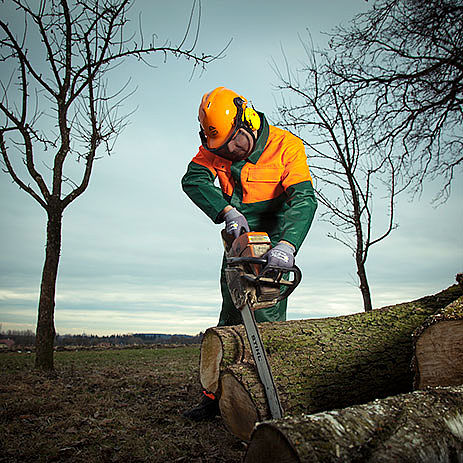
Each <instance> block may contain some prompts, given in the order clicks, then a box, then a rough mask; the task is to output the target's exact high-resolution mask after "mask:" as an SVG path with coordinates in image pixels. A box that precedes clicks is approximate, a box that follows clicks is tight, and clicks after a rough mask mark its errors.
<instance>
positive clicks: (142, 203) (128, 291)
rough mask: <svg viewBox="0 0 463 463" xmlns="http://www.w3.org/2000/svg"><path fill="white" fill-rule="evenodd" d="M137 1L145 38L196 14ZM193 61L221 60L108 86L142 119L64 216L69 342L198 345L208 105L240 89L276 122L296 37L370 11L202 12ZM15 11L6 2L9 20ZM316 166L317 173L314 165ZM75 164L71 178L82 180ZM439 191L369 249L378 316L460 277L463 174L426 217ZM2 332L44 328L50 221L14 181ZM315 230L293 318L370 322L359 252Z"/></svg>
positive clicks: (7, 198) (212, 245)
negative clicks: (281, 69)
mask: <svg viewBox="0 0 463 463" xmlns="http://www.w3.org/2000/svg"><path fill="white" fill-rule="evenodd" d="M156 3H158V4H159V5H160V6H159V7H153V2H150V1H148V0H144V1H140V0H138V1H136V2H135V5H134V7H133V10H132V14H133V15H134V16H135V17H136V14H135V13H136V12H137V11H141V12H142V15H141V18H142V23H143V29H144V30H145V31H146V32H147V33H150V32H155V33H156V34H157V35H158V37H159V40H160V41H161V42H162V41H163V40H164V39H169V40H171V41H172V42H173V43H178V42H179V41H180V40H181V38H182V36H183V33H184V31H185V28H186V25H187V22H188V17H189V13H190V9H191V5H192V2H191V1H190V0H178V1H172V2H156ZM201 4H202V16H201V31H200V39H199V42H198V46H197V50H198V51H205V52H207V53H217V52H219V51H220V50H221V49H222V48H223V47H224V46H225V45H226V43H228V41H229V39H231V38H232V39H233V41H232V43H231V45H230V47H229V48H228V50H227V51H226V55H225V57H223V58H222V59H220V60H218V61H215V62H213V63H211V64H210V65H209V66H208V67H207V69H206V71H204V72H202V73H200V72H195V73H194V75H193V77H192V78H190V76H191V71H192V65H191V62H186V61H184V60H175V59H174V58H173V57H168V59H167V63H166V64H164V63H163V59H162V57H159V58H157V59H155V60H154V64H156V65H157V67H156V68H149V67H146V66H143V65H142V64H141V63H137V62H135V61H127V62H126V63H125V64H124V65H123V66H121V67H120V68H118V69H116V70H115V71H114V72H113V74H112V75H111V83H112V84H114V86H117V85H118V84H119V83H121V84H123V83H124V82H125V80H126V78H127V76H130V77H131V81H132V83H133V85H134V86H136V87H137V91H136V93H135V94H134V95H133V96H132V97H131V98H130V100H129V101H127V102H126V105H127V109H128V110H130V109H131V108H137V111H136V112H135V113H134V115H133V116H131V120H130V125H129V126H128V127H127V128H126V129H125V131H124V132H123V133H122V135H121V136H120V137H119V139H118V141H117V144H116V146H115V148H114V152H113V154H112V156H111V157H110V158H108V157H103V158H102V159H100V160H98V162H97V163H96V165H95V168H94V172H93V177H92V180H91V184H90V186H89V189H88V190H87V192H86V193H85V194H84V195H83V196H82V197H81V198H79V199H78V200H77V201H76V202H75V203H73V204H72V205H71V206H70V207H69V208H68V209H67V210H66V211H65V214H64V226H63V245H62V252H61V263H60V269H59V278H58V287H57V299H56V313H55V321H56V328H57V331H58V332H59V333H61V334H64V333H83V332H85V333H92V334H111V333H130V332H132V333H133V332H157V333H159V332H163V333H186V334H196V333H198V332H200V331H204V330H205V329H207V328H208V327H210V326H214V325H215V324H216V323H217V320H218V313H219V308H220V293H219V285H218V275H219V270H220V263H221V253H222V244H221V239H220V229H221V227H220V226H218V225H215V224H213V223H212V222H211V221H210V220H209V219H208V218H207V217H206V216H205V215H204V214H203V213H202V212H201V211H200V210H199V209H197V208H196V207H195V206H194V205H193V203H191V202H190V200H189V199H188V198H187V197H186V196H185V195H184V193H183V192H182V190H181V187H180V179H181V177H182V175H183V174H184V172H185V170H186V166H187V164H188V162H189V161H190V159H191V158H192V157H193V155H194V154H195V153H196V151H197V148H198V146H199V138H198V123H197V109H198V105H199V101H200V99H201V96H202V94H203V93H205V92H206V91H209V90H211V89H213V88H215V87H217V86H219V85H225V86H227V87H229V88H232V89H234V90H236V91H237V92H238V93H241V94H242V95H244V96H245V97H247V98H248V99H250V100H252V102H253V104H254V106H255V107H256V108H257V109H258V110H261V111H263V112H265V113H266V114H267V116H269V117H270V119H272V118H274V117H275V115H276V102H277V101H278V99H279V94H278V92H277V91H276V88H275V87H276V85H277V83H278V80H277V77H276V75H275V73H274V71H273V69H272V62H274V61H276V62H277V63H279V64H282V63H283V58H282V52H281V50H282V49H284V50H285V54H286V55H287V58H288V60H289V62H290V64H291V65H292V66H297V65H298V64H299V63H300V62H301V60H302V59H303V56H304V55H303V48H302V46H301V43H300V38H299V37H300V36H306V35H307V30H308V31H310V34H311V35H312V37H313V40H314V42H315V43H317V44H323V43H324V41H325V40H326V38H325V36H324V35H323V34H322V31H329V30H330V29H331V28H332V27H333V26H335V25H338V24H340V23H341V22H348V21H349V19H350V18H351V17H352V16H353V15H354V14H356V13H358V12H360V11H364V10H365V9H366V8H368V7H369V3H366V2H365V1H364V0H331V1H328V2H319V1H315V0H288V1H286V2H285V3H284V6H282V4H281V3H280V2H273V1H270V2H269V1H265V0H255V1H252V0H251V1H247V2H244V1H241V0H237V1H235V2H226V1H222V0H203V1H202V3H201ZM4 8H7V7H5V6H4V4H2V5H1V6H0V11H1V10H2V9H4ZM308 154H309V165H310V153H308ZM78 168H79V166H75V165H74V166H72V167H71V169H72V171H73V172H77V170H78ZM436 188H437V185H428V186H427V188H426V189H425V191H424V193H423V195H422V196H421V197H420V198H415V200H414V201H413V202H411V201H410V199H409V198H407V197H405V196H404V197H402V198H401V199H400V202H399V204H398V211H397V216H396V219H397V222H398V224H399V228H398V229H397V230H396V231H394V232H393V234H392V235H391V237H389V238H388V239H387V240H386V241H384V242H383V243H381V244H379V245H377V246H375V247H373V248H372V250H371V254H370V256H369V259H368V262H367V271H368V276H369V280H370V285H371V290H372V294H373V305H374V307H381V306H384V305H389V304H394V303H397V302H402V301H406V300H411V299H414V298H417V297H421V296H424V295H427V294H432V293H434V292H437V291H439V290H441V289H443V288H445V287H447V286H449V285H450V284H452V283H453V282H454V276H455V274H456V273H457V272H458V271H462V270H463V239H462V236H463V234H462V228H463V227H462V226H463V208H462V206H461V197H462V193H463V181H462V175H461V171H460V172H459V173H458V176H457V178H456V180H455V182H454V187H453V193H452V196H451V198H450V199H449V201H448V202H447V203H445V204H444V205H442V206H441V207H439V208H434V207H433V206H432V205H431V199H432V197H433V195H434V193H435V190H436ZM0 214H1V217H2V227H1V228H2V240H0V256H1V258H0V324H1V328H2V330H8V329H33V330H34V329H35V323H36V312H37V301H38V291H39V285H40V277H41V269H42V265H43V259H44V243H45V214H44V211H43V210H42V209H41V208H40V206H39V205H38V204H37V203H35V202H34V201H33V200H32V199H31V198H30V197H29V196H28V195H26V194H24V193H23V192H21V191H19V189H18V188H17V187H16V186H15V185H14V184H12V182H11V180H10V178H9V177H8V176H7V175H6V174H2V175H1V176H0ZM328 231H329V228H328V226H327V224H325V223H323V222H320V221H319V220H318V219H316V220H315V221H314V223H313V225H312V229H311V231H310V232H309V235H308V238H307V239H306V241H305V243H304V245H303V247H302V249H301V251H300V253H299V254H298V256H297V264H298V265H299V267H301V269H302V271H303V281H302V283H301V285H300V287H299V288H298V289H297V290H296V291H295V293H294V294H293V295H292V296H291V298H290V301H289V309H288V318H289V319H294V318H310V317H325V316H336V315H341V314H347V313H354V312H360V311H361V310H362V300H361V295H360V292H359V290H358V288H357V287H356V278H355V275H356V273H355V267H354V260H353V258H352V256H351V253H350V250H349V249H347V248H346V247H344V246H342V245H341V244H339V243H338V242H335V241H333V240H331V239H329V238H328V237H327V233H328Z"/></svg>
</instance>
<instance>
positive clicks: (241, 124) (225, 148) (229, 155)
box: [199, 97, 256, 161]
mask: <svg viewBox="0 0 463 463" xmlns="http://www.w3.org/2000/svg"><path fill="white" fill-rule="evenodd" d="M233 103H234V104H235V106H236V108H237V112H236V117H235V121H234V125H233V129H232V131H231V132H230V135H229V136H228V137H227V139H226V140H225V141H224V142H223V143H222V144H221V145H220V146H218V147H217V148H209V146H208V145H207V136H206V134H205V133H204V129H203V128H202V127H201V130H200V132H199V136H200V138H201V143H202V145H203V147H204V148H205V149H207V150H208V151H210V152H211V153H214V154H216V155H218V156H221V157H223V158H225V159H229V160H231V161H237V160H241V159H246V158H247V157H248V156H249V154H250V153H252V151H253V150H254V147H255V145H256V137H255V136H254V133H253V132H252V130H251V129H250V128H249V127H248V125H247V124H246V122H245V121H244V118H243V105H244V103H245V102H244V100H243V99H242V98H239V97H236V98H234V99H233ZM240 131H245V132H246V133H247V134H249V135H250V136H251V140H252V142H251V146H250V149H249V150H247V152H246V153H233V152H231V151H230V149H229V144H230V142H232V141H233V139H234V138H235V137H239V136H240V134H239V132H240Z"/></svg>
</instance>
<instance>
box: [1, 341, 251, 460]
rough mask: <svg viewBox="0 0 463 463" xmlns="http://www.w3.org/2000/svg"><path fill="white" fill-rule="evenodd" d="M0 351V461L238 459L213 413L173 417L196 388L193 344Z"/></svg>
mask: <svg viewBox="0 0 463 463" xmlns="http://www.w3.org/2000/svg"><path fill="white" fill-rule="evenodd" d="M55 355H56V357H55V359H56V362H55V363H56V372H55V373H54V374H53V375H44V374H42V373H39V372H36V371H34V370H33V368H32V366H33V356H32V355H31V354H17V353H11V354H5V353H3V354H1V355H0V368H1V371H2V376H1V383H0V404H1V416H0V462H2V463H4V462H9V463H10V462H11V463H13V462H15V463H16V462H17V463H19V462H21V463H26V462H87V461H88V462H90V461H91V462H98V463H99V462H112V463H116V462H124V463H130V462H238V461H240V460H241V458H242V456H243V454H244V450H245V447H244V444H243V443H242V442H240V441H239V440H237V439H236V438H234V437H233V436H232V435H230V434H229V433H228V432H227V430H226V429H225V428H224V426H223V423H222V421H221V419H220V418H216V419H214V420H212V421H208V422H203V423H200V424H197V423H194V422H191V421H189V420H186V419H184V418H183V417H182V416H181V412H182V411H183V410H185V409H187V408H189V407H190V406H193V405H194V404H195V403H196V402H197V401H198V398H199V396H200V385H199V381H198V357H199V348H198V346H193V347H177V348H158V349H128V350H127V349H126V350H105V351H77V352H58V353H56V354H55Z"/></svg>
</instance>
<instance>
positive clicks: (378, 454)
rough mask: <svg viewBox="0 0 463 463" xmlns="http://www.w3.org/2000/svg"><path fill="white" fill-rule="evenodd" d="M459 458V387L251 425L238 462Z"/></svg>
mask: <svg viewBox="0 0 463 463" xmlns="http://www.w3.org/2000/svg"><path fill="white" fill-rule="evenodd" d="M269 461H278V462H281V463H296V462H297V463H303V462H320V463H321V462H323V463H331V462H332V463H339V462H343V463H350V462H352V463H353V462H362V463H373V462H381V463H395V462H407V463H434V462H449V463H450V462H453V461H455V462H457V461H463V386H458V387H453V388H434V389H427V390H425V391H416V392H413V393H409V394H403V395H398V396H394V397H389V398H386V399H382V400H376V401H374V402H371V403H369V404H364V405H357V406H353V407H349V408H345V409H343V410H334V411H329V412H322V413H317V414H314V415H301V416H298V417H289V418H286V419H282V420H275V421H268V422H265V423H260V424H258V425H257V426H256V428H255V430H254V432H253V434H252V440H251V443H250V444H249V447H248V450H247V453H246V456H245V459H244V462H245V463H264V462H269Z"/></svg>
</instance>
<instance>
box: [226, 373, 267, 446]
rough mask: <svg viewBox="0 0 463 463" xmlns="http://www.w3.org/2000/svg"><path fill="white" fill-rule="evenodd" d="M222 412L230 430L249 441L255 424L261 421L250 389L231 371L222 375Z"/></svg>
mask: <svg viewBox="0 0 463 463" xmlns="http://www.w3.org/2000/svg"><path fill="white" fill-rule="evenodd" d="M221 381H222V388H221V389H222V392H221V395H220V401H219V406H220V413H221V414H222V417H224V422H225V425H226V427H227V428H228V430H229V431H230V432H231V433H232V434H234V435H235V436H237V437H238V438H240V439H243V440H245V441H249V439H250V437H251V433H252V430H253V429H254V424H255V423H256V422H257V421H259V416H258V414H257V410H256V406H255V405H254V403H253V401H252V399H251V397H250V395H249V393H248V391H247V390H246V389H245V388H244V387H243V385H242V384H241V383H240V382H239V381H238V380H237V379H236V378H235V377H234V376H233V375H232V374H229V373H225V374H224V375H223V376H222V379H221Z"/></svg>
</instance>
